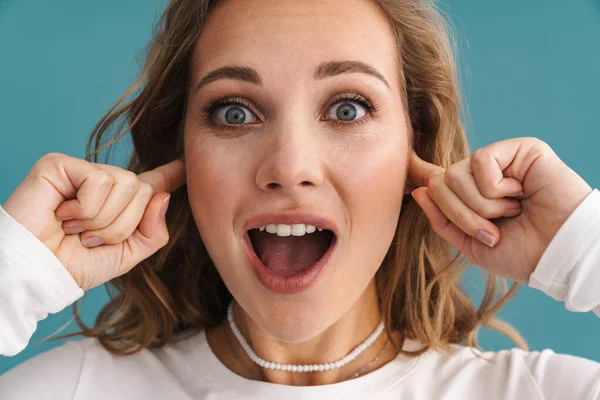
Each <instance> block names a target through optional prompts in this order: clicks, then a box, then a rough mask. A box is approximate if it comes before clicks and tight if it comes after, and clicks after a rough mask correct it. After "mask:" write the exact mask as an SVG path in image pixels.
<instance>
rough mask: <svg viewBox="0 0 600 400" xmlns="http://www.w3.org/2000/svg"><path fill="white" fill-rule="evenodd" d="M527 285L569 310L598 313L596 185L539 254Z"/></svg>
mask: <svg viewBox="0 0 600 400" xmlns="http://www.w3.org/2000/svg"><path fill="white" fill-rule="evenodd" d="M529 286H531V287H533V288H536V289H539V290H541V291H543V292H544V293H546V294H548V295H549V296H551V297H553V298H554V299H556V300H559V301H564V302H565V306H566V308H567V309H568V310H571V311H593V312H594V313H596V315H598V316H599V317H600V192H599V191H598V190H597V189H595V190H594V191H593V192H592V193H590V194H589V195H588V197H586V199H585V200H584V201H583V202H582V203H581V204H580V205H579V206H578V207H577V208H576V209H575V211H573V213H572V214H571V215H570V216H569V218H568V219H567V221H566V222H565V223H564V224H563V225H562V226H561V228H560V229H559V231H558V232H557V233H556V235H555V236H554V238H553V239H552V241H551V242H550V245H549V246H548V248H547V249H546V251H545V252H544V254H543V255H542V257H541V259H540V261H539V262H538V264H537V266H536V268H535V270H534V272H533V274H531V277H530V279H529Z"/></svg>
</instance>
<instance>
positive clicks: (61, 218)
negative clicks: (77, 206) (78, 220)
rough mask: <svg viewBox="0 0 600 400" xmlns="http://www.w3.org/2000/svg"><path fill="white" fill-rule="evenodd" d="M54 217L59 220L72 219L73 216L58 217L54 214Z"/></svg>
mask: <svg viewBox="0 0 600 400" xmlns="http://www.w3.org/2000/svg"><path fill="white" fill-rule="evenodd" d="M56 219H57V220H59V221H70V220H72V219H73V217H59V216H58V215H57V216H56Z"/></svg>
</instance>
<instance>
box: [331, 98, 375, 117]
mask: <svg viewBox="0 0 600 400" xmlns="http://www.w3.org/2000/svg"><path fill="white" fill-rule="evenodd" d="M365 115H367V110H366V109H365V107H364V106H363V105H362V104H360V103H359V102H356V101H340V102H337V103H335V104H333V105H332V106H331V108H330V109H329V110H328V111H327V115H326V117H327V119H332V120H336V119H337V120H338V121H344V122H351V121H354V120H356V119H360V118H362V117H364V116H365Z"/></svg>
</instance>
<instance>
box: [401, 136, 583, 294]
mask: <svg viewBox="0 0 600 400" xmlns="http://www.w3.org/2000/svg"><path fill="white" fill-rule="evenodd" d="M408 179H409V181H410V183H411V184H412V185H415V186H419V187H418V188H417V189H415V190H414V191H413V192H412V195H413V198H414V199H415V200H416V202H417V203H418V204H419V206H420V207H421V208H422V209H423V211H424V212H425V214H426V215H427V217H428V219H429V222H430V223H431V226H432V228H433V230H434V231H435V232H436V233H437V234H438V235H440V236H441V237H442V238H443V239H445V240H446V241H447V242H448V243H450V244H451V245H453V246H454V247H456V248H457V249H458V250H459V251H460V252H461V253H463V254H464V255H465V256H466V257H467V258H468V259H469V260H470V261H471V262H473V263H474V264H477V265H478V266H480V267H483V268H485V269H487V270H489V271H490V272H492V273H495V274H497V275H499V276H503V277H505V278H508V279H512V280H515V281H518V282H528V281H529V277H530V275H531V273H532V272H533V271H534V269H535V267H536V265H537V263H538V261H539V260H540V258H541V256H542V254H543V253H544V251H545V250H546V248H547V247H548V245H549V244H550V241H551V240H552V238H553V237H554V235H555V234H556V233H557V232H558V229H559V228H560V227H561V225H562V224H563V223H564V222H565V221H566V220H567V218H568V217H569V215H571V213H572V212H573V211H574V210H575V208H576V207H577V206H578V205H579V204H580V203H581V202H582V201H583V200H584V199H585V198H586V197H587V195H589V194H590V193H591V192H592V188H591V187H590V186H589V185H588V184H587V183H586V182H585V181H584V180H583V179H582V178H581V177H580V176H579V175H577V174H576V173H575V172H574V171H573V170H572V169H570V168H569V167H568V166H567V165H565V164H564V163H563V162H562V161H561V160H560V159H559V158H558V156H557V155H556V154H555V153H554V151H552V149H551V148H550V147H549V146H548V145H547V144H546V143H544V142H542V141H541V140H539V139H536V138H517V139H509V140H504V141H501V142H497V143H493V144H490V145H489V146H486V147H484V148H481V149H478V150H476V151H475V152H473V154H472V155H471V157H469V158H467V159H464V160H462V161H459V162H457V163H455V164H453V165H451V166H450V167H448V168H447V169H444V168H441V167H439V166H436V165H433V164H430V163H427V162H425V161H423V160H421V159H420V158H419V157H418V156H417V155H416V154H415V153H413V154H412V157H411V161H410V165H409V175H408Z"/></svg>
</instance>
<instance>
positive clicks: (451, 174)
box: [444, 168, 461, 187]
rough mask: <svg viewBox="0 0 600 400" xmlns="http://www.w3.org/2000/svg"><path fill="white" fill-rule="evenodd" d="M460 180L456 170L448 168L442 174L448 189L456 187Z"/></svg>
mask: <svg viewBox="0 0 600 400" xmlns="http://www.w3.org/2000/svg"><path fill="white" fill-rule="evenodd" d="M460 180H461V176H460V172H459V171H458V170H457V169H456V168H448V169H447V170H446V173H445V174H444V182H445V183H446V185H448V186H450V187H456V186H457V185H458V184H459V183H460Z"/></svg>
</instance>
